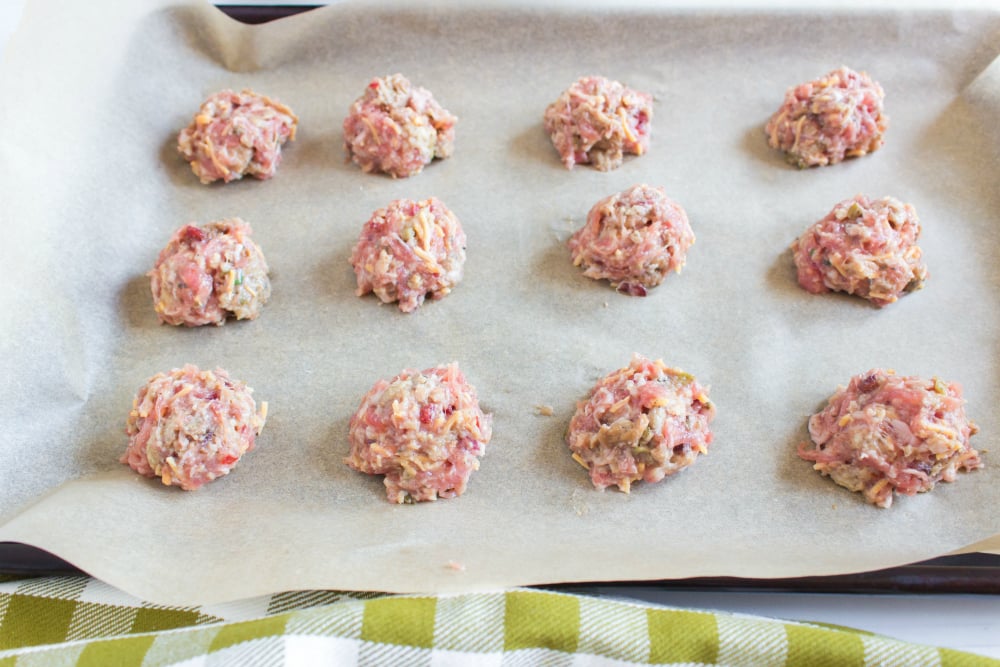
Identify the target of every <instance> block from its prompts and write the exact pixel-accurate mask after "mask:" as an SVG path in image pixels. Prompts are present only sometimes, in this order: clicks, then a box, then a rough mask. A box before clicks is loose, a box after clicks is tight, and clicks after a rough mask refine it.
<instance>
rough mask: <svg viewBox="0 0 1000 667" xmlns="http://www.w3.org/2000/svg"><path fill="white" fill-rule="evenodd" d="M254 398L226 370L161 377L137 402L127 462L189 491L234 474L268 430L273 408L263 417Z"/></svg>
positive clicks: (188, 367)
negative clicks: (265, 427) (233, 471)
mask: <svg viewBox="0 0 1000 667" xmlns="http://www.w3.org/2000/svg"><path fill="white" fill-rule="evenodd" d="M252 393H253V390H252V389H250V388H249V387H247V386H246V385H245V384H243V383H242V382H237V381H235V380H231V379H230V378H229V375H228V374H227V373H226V371H224V370H222V369H221V368H217V369H215V371H203V370H199V369H198V368H197V367H196V366H192V365H190V364H188V365H186V366H184V368H180V369H174V370H172V371H170V372H169V373H157V374H156V375H154V376H153V377H152V378H150V379H149V381H148V382H146V384H145V385H143V386H142V387H141V388H140V389H139V392H138V394H137V395H136V397H135V400H134V401H133V402H132V411H131V412H130V413H129V415H128V420H127V421H126V424H125V432H126V433H127V434H128V436H129V441H128V448H127V449H126V450H125V454H124V455H123V456H122V457H121V462H122V463H124V464H126V465H128V466H129V467H131V468H132V469H133V470H135V471H136V472H137V473H139V474H140V475H144V476H146V477H159V478H160V479H161V480H162V481H163V483H164V484H166V485H167V486H170V485H173V486H179V487H181V488H182V489H184V490H185V491H194V490H196V489H198V488H200V487H201V486H203V485H205V484H207V483H208V482H211V481H212V480H214V479H218V478H219V477H222V476H223V475H226V474H228V473H229V472H230V471H231V470H232V469H233V468H234V467H235V466H236V463H237V462H238V461H239V460H240V458H241V457H242V456H243V454H245V453H246V452H248V451H250V450H251V449H253V447H254V440H255V439H256V437H257V436H258V435H259V434H260V431H261V429H262V428H264V419H265V417H266V415H267V403H261V406H260V411H259V412H258V411H257V406H256V404H255V403H254V400H253V397H252V396H251V394H252Z"/></svg>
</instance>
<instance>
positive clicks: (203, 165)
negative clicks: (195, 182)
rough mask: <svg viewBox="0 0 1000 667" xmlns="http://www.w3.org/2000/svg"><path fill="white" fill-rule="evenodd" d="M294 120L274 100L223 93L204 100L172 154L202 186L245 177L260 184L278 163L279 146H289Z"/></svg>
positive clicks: (288, 111) (254, 95)
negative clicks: (178, 155)
mask: <svg viewBox="0 0 1000 667" xmlns="http://www.w3.org/2000/svg"><path fill="white" fill-rule="evenodd" d="M298 122H299V119H298V118H296V116H295V114H294V113H292V110H291V109H289V108H288V107H286V106H285V105H284V104H281V103H280V102H278V101H276V100H272V99H271V98H269V97H265V96H264V95H258V94H257V93H255V92H253V91H252V90H244V91H243V92H242V93H239V94H237V93H234V92H233V91H231V90H223V91H222V92H220V93H216V94H215V95H212V96H211V97H209V98H208V99H207V100H205V102H204V103H203V104H202V105H201V109H199V110H198V113H197V114H195V117H194V120H193V121H191V124H190V125H188V126H187V127H186V128H184V129H183V130H181V134H180V137H178V140H177V150H179V151H180V152H181V155H183V156H184V159H185V160H187V161H188V162H190V163H191V170H192V171H193V172H194V173H195V175H196V176H197V177H198V178H199V179H201V182H202V183H211V182H212V181H217V180H219V179H222V180H223V181H224V182H226V183H228V182H229V181H235V180H239V179H241V178H243V176H245V175H246V174H250V175H252V176H256V177H257V178H259V179H261V180H265V179H268V178H271V177H272V176H274V172H275V171H276V170H277V169H278V164H279V163H280V162H281V145H282V144H283V143H285V141H295V128H296V127H297V125H298Z"/></svg>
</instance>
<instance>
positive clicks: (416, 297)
mask: <svg viewBox="0 0 1000 667" xmlns="http://www.w3.org/2000/svg"><path fill="white" fill-rule="evenodd" d="M464 264H465V232H464V231H462V224H461V223H460V222H459V221H458V218H457V217H455V214H454V213H452V212H451V210H449V209H448V207H447V206H445V205H444V204H443V203H442V202H441V201H440V200H439V199H436V198H435V197H431V198H430V199H424V200H422V201H413V200H412V199H399V200H397V201H394V202H392V203H390V204H389V205H388V206H386V207H385V208H380V209H378V210H377V211H375V212H374V213H373V214H372V217H371V218H370V219H369V220H368V222H366V223H365V225H364V227H363V228H362V230H361V237H360V238H359V239H358V243H357V244H356V245H355V246H354V250H353V251H352V253H351V265H352V266H353V267H354V273H355V275H356V277H357V280H358V291H357V294H358V296H364V295H365V294H368V293H369V292H374V293H375V295H376V296H378V298H379V299H381V300H382V302H383V303H392V302H393V301H398V302H399V309H400V310H402V311H403V312H404V313H409V312H412V311H414V310H416V309H417V308H418V307H420V305H421V304H422V303H423V302H424V299H426V298H427V297H428V296H430V297H431V298H432V299H443V298H444V297H445V296H447V295H448V294H449V293H450V292H451V290H452V289H453V288H454V287H455V285H457V284H458V283H459V282H460V281H461V280H462V266H463V265H464Z"/></svg>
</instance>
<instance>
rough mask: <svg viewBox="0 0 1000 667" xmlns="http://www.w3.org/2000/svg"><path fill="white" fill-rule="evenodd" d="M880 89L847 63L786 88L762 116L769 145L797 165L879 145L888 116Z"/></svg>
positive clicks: (831, 161)
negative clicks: (765, 117)
mask: <svg viewBox="0 0 1000 667" xmlns="http://www.w3.org/2000/svg"><path fill="white" fill-rule="evenodd" d="M884 98H885V93H884V92H883V91H882V86H880V85H879V84H878V83H877V82H875V81H873V80H872V79H871V77H869V76H868V75H867V74H866V73H865V72H855V71H854V70H852V69H850V68H849V67H841V68H840V69H836V70H833V71H832V72H830V73H829V74H827V75H826V76H824V77H823V78H821V79H817V80H815V81H809V82H806V83H803V84H800V85H798V86H794V87H792V88H789V89H788V92H786V93H785V101H784V103H783V104H782V105H781V107H780V108H779V109H778V110H777V111H776V112H774V115H773V116H771V119H770V120H769V121H768V122H767V125H766V126H765V128H764V131H765V132H766V133H767V138H768V144H769V145H770V146H771V148H777V149H779V150H781V151H784V152H785V154H786V157H787V158H788V161H789V162H791V163H792V164H794V165H797V166H798V167H800V168H805V167H815V166H822V165H828V164H836V163H838V162H841V161H843V160H844V158H848V157H858V156H861V155H865V154H867V153H871V152H872V151H875V150H877V149H878V148H879V147H881V146H882V144H883V143H884V140H883V138H882V135H883V133H884V132H885V128H886V126H887V125H888V122H889V118H888V116H886V115H885V114H884V113H883V112H882V101H883V99H884Z"/></svg>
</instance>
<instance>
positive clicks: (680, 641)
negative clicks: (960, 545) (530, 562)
mask: <svg viewBox="0 0 1000 667" xmlns="http://www.w3.org/2000/svg"><path fill="white" fill-rule="evenodd" d="M355 664H357V665H422V666H427V667H438V666H441V667H445V666H451V665H455V666H458V665H462V666H465V665H470V666H472V667H477V666H480V665H491V666H493V665H495V666H505V665H553V666H574V667H575V666H584V665H587V666H595V667H596V666H601V667H611V666H615V667H625V666H630V665H649V664H656V665H734V666H735V665H755V666H756V665H788V666H790V667H791V666H797V665H802V666H808V667H817V666H822V665H836V666H837V667H849V666H852V665H859V666H860V665H906V666H914V667H920V666H924V665H927V666H930V665H940V666H943V667H950V666H959V665H963V666H964V665H969V666H972V665H994V666H996V665H1000V661H996V660H991V659H989V658H984V657H979V656H974V655H971V654H967V653H962V652H959V651H952V650H948V649H938V648H932V647H927V646H919V645H915V644H908V643H905V642H900V641H896V640H892V639H888V638H885V637H879V636H875V635H871V634H867V633H862V632H858V631H854V630H848V629H844V628H832V627H824V626H820V625H812V624H808V623H791V622H782V621H775V620H770V619H763V618H755V617H750V616H739V615H733V614H724V613H710V612H704V611H691V610H682V609H671V608H666V607H658V606H652V605H640V604H633V603H629V602H619V601H613V600H608V599H602V598H592V597H586V596H579V595H571V594H566V593H554V592H549V591H541V590H533V589H517V590H511V591H504V592H496V593H470V594H459V595H436V596H420V595H398V596H384V595H379V594H372V593H341V592H333V591H312V592H300V593H281V594H277V595H270V596H264V597H260V598H254V599H251V600H245V601H241V602H236V603H229V604H224V605H217V606H204V607H185V608H177V607H161V606H155V605H150V604H145V603H143V602H142V601H140V600H138V599H136V598H133V597H131V596H129V595H127V594H125V593H122V592H120V591H118V590H116V589H113V588H111V587H110V586H107V585H106V584H103V583H101V582H99V581H96V580H94V579H90V578H88V577H50V578H37V579H15V580H9V581H6V582H3V583H0V667H14V666H16V667H47V666H56V665H58V666H60V667H64V666H65V667H69V666H79V667H84V666H87V667H89V666H91V665H93V666H101V667H104V666H105V665H122V666H129V665H142V666H144V667H153V666H158V665H177V666H184V667H196V666H197V667H201V666H204V667H215V666H222V665H234V666H239V667H256V666H261V667H263V666H266V665H309V666H311V665H355Z"/></svg>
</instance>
